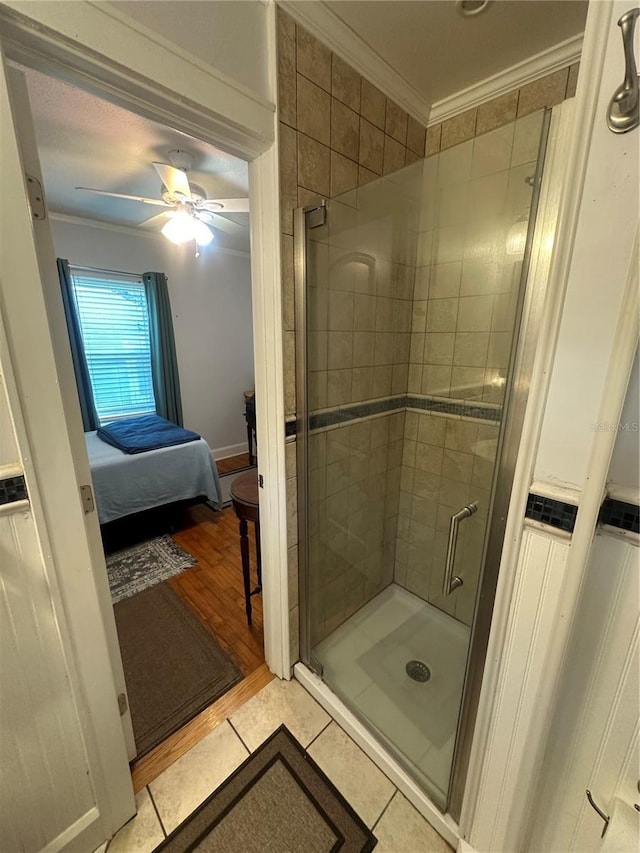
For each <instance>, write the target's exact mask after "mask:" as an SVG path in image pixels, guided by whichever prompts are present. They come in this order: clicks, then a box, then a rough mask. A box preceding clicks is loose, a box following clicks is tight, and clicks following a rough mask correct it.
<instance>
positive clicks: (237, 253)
mask: <svg viewBox="0 0 640 853" xmlns="http://www.w3.org/2000/svg"><path fill="white" fill-rule="evenodd" d="M49 219H51V220H53V221H54V222H63V223H65V224H66V225H82V226H84V227H85V228H95V229H96V230H98V231H111V232H113V233H115V234H126V236H127V237H146V238H147V239H151V240H163V241H165V242H166V240H165V238H164V237H163V236H162V234H160V233H159V232H158V231H145V230H144V229H141V228H139V227H138V226H128V225H116V224H115V223H114V222H102V221H101V220H100V219H86V218H85V217H83V216H71V215H70V214H68V213H56V212H55V211H49ZM215 248H216V254H217V255H232V256H234V257H237V258H250V257H251V253H250V252H245V251H243V250H242V249H227V248H226V247H225V246H220V245H216V247H215Z"/></svg>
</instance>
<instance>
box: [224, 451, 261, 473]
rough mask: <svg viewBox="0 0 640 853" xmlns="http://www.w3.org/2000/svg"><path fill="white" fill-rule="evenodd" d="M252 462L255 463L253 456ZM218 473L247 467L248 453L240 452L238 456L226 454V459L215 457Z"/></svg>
mask: <svg viewBox="0 0 640 853" xmlns="http://www.w3.org/2000/svg"><path fill="white" fill-rule="evenodd" d="M252 464H255V458H254V461H253V463H252ZM216 466H217V468H218V474H220V476H224V474H231V473H232V472H233V471H240V470H242V469H243V468H248V467H249V454H248V453H240V454H238V456H228V457H227V458H226V459H216Z"/></svg>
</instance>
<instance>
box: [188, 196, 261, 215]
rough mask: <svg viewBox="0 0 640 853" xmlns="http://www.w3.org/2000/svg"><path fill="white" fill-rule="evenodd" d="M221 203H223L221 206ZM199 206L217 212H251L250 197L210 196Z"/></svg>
mask: <svg viewBox="0 0 640 853" xmlns="http://www.w3.org/2000/svg"><path fill="white" fill-rule="evenodd" d="M220 205H222V206H221V207H220ZM198 207H202V208H204V209H205V210H207V209H209V208H210V209H211V210H212V211H214V212H216V213H249V199H248V198H208V199H206V200H205V201H203V202H202V203H201V204H200V205H198Z"/></svg>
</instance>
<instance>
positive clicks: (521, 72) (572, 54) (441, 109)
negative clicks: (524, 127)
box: [314, 4, 583, 124]
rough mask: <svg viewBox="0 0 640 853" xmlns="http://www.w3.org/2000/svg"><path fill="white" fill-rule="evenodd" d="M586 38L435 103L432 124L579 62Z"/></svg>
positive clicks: (552, 49)
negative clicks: (583, 41)
mask: <svg viewBox="0 0 640 853" xmlns="http://www.w3.org/2000/svg"><path fill="white" fill-rule="evenodd" d="M314 5H315V4H314ZM582 40H583V36H582V35H579V36H574V37H573V38H570V39H567V40H566V41H563V42H560V44H556V45H554V46H553V47H550V48H548V49H547V50H543V51H542V52H541V53H537V54H535V56H531V57H530V58H529V59H525V60H523V61H522V62H518V63H516V65H512V66H511V67H510V68H506V69H505V70H504V71H500V72H499V73H498V74H494V75H493V76H491V77H486V78H485V79H484V80H481V81H480V82H479V83H474V84H473V86H468V87H467V88H466V89H462V90H461V91H460V92H456V93H455V94H454V95H450V96H449V97H448V98H443V99H442V100H441V101H436V102H435V103H434V104H433V105H432V107H431V113H430V115H429V124H439V123H440V122H441V121H445V120H446V119H448V118H452V117H453V116H456V115H459V114H460V113H463V112H465V111H466V110H469V109H472V108H473V107H477V106H480V104H485V103H487V101H492V100H493V99H494V98H497V97H499V96H500V95H504V94H506V93H507V92H512V91H513V90H514V89H519V88H520V87H521V86H526V84H527V83H533V82H534V81H535V80H539V79H540V78H541V77H546V76H547V74H553V72H554V71H559V70H560V69H561V68H566V67H567V65H572V64H573V63H574V62H577V61H578V60H579V59H580V55H581V53H582Z"/></svg>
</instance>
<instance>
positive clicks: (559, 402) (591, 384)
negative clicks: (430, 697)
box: [460, 0, 638, 853]
mask: <svg viewBox="0 0 640 853" xmlns="http://www.w3.org/2000/svg"><path fill="white" fill-rule="evenodd" d="M626 8H628V7H627V6H626V5H625V4H624V3H622V2H620V1H619V0H615V2H611V0H595V2H594V0H592V2H591V4H590V6H589V13H588V17H587V26H586V31H585V38H584V51H583V54H582V58H581V67H580V77H579V80H578V90H577V96H576V104H575V117H574V128H573V134H572V141H571V145H570V157H569V165H568V168H567V172H566V175H565V179H564V186H563V198H562V201H561V207H560V216H559V222H558V230H557V236H556V243H555V246H554V249H553V252H552V258H551V267H550V271H549V289H548V300H547V305H546V307H545V316H546V318H547V319H546V322H543V324H542V328H543V329H544V330H545V335H544V337H543V338H542V339H541V343H540V348H539V353H538V356H537V360H538V364H537V368H536V369H535V371H534V379H533V382H532V385H531V389H530V393H529V403H528V411H527V418H526V422H525V429H524V431H523V437H524V438H523V442H522V451H521V453H520V456H519V458H518V464H517V469H516V476H515V480H514V488H513V494H512V500H511V507H510V511H509V517H508V520H507V530H506V534H505V545H504V550H503V554H502V560H501V567H502V568H501V572H500V577H499V581H498V590H497V594H496V603H495V608H494V615H493V623H492V628H491V636H490V642H489V648H488V652H487V659H486V668H485V675H484V679H483V686H482V693H481V699H480V705H479V710H478V719H477V723H476V731H475V737H474V744H473V750H472V755H471V761H470V765H469V774H468V777H467V790H466V796H465V801H464V805H463V811H462V815H461V819H460V826H461V830H462V833H463V836H464V838H465V839H467V840H468V841H470V842H471V844H472V845H473V847H474V848H475V849H477V850H494V851H496V853H497V851H507V850H509V851H510V850H522V849H526V839H525V837H524V833H525V824H526V812H527V810H528V809H530V808H531V805H532V803H533V801H534V796H535V793H536V787H537V785H538V783H539V780H540V774H541V769H542V756H543V751H544V748H545V745H546V743H547V738H548V735H549V725H550V722H551V720H552V718H553V712H554V708H555V707H556V703H557V701H558V695H559V689H558V688H559V679H560V676H561V672H562V666H563V662H564V657H565V654H566V650H567V645H568V639H569V635H570V630H571V626H572V623H573V620H574V617H575V613H576V610H577V604H578V601H579V597H580V592H581V585H582V582H583V578H584V576H585V572H586V568H587V559H588V554H589V549H590V547H591V543H592V539H593V532H594V529H595V526H596V523H597V518H598V512H599V509H600V506H601V503H602V499H603V496H604V493H605V487H606V477H607V472H608V468H609V462H610V458H611V453H612V450H613V445H614V440H615V433H614V432H613V431H598V430H597V429H593V428H592V429H591V431H590V430H589V425H590V424H591V425H596V424H598V423H603V424H604V423H607V424H615V423H616V422H617V421H619V417H620V411H621V409H622V406H623V403H624V399H625V395H626V388H627V384H628V378H629V374H630V371H631V366H632V363H633V359H634V356H635V351H636V345H637V336H638V321H637V311H638V295H637V278H636V279H635V280H634V272H636V273H637V243H635V241H636V239H637V237H636V235H637V228H638V207H637V186H638V178H637V170H638V160H637V157H638V148H637V144H638V130H635V131H633V132H632V133H629V134H626V135H623V136H616V135H614V134H612V133H610V132H609V131H608V129H607V127H606V109H607V104H608V101H609V100H610V98H611V96H612V95H613V92H614V90H615V88H616V86H617V85H619V83H620V82H621V80H622V77H623V74H624V62H623V54H622V44H621V39H620V34H619V30H618V29H617V27H616V21H617V19H618V17H619V16H620V15H621V14H622V13H623V12H624V11H626ZM585 353H586V355H585ZM575 389H579V394H578V395H576V396H577V397H579V406H577V405H576V402H575V400H572V399H571V395H572V394H573V393H574V390H575ZM569 392H571V393H569ZM578 409H579V411H578ZM568 451H571V453H569V452H568ZM570 457H571V460H572V463H573V468H572V469H570V468H569V467H568V466H567V460H568V459H569V458H570ZM549 460H550V461H549ZM576 463H579V464H576ZM570 471H573V472H576V473H572V474H570V473H569V472H570ZM534 480H538V481H542V482H537V483H536V486H537V488H536V489H535V491H536V492H538V489H539V488H540V487H543V488H546V489H548V490H549V495H550V496H551V497H556V498H558V497H559V498H560V499H561V500H564V499H565V495H566V496H568V495H569V494H570V493H572V494H573V495H574V496H575V498H574V502H575V503H578V504H579V512H578V514H577V520H576V524H575V528H574V531H573V535H572V537H571V539H570V540H569V538H568V537H566V538H564V539H563V538H562V537H561V536H556V535H555V534H556V532H557V531H553V530H551V531H550V530H549V529H547V530H544V529H543V530H533V529H532V528H531V527H530V526H528V525H526V524H525V525H524V526H523V516H524V509H525V506H526V499H527V494H528V492H529V490H530V488H531V485H532V481H534ZM543 494H545V493H544V492H543ZM539 820H541V821H542V820H544V816H543V815H541V816H540V817H539Z"/></svg>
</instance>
